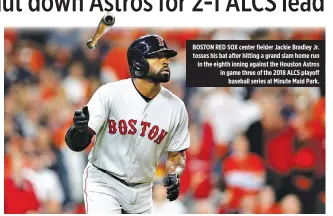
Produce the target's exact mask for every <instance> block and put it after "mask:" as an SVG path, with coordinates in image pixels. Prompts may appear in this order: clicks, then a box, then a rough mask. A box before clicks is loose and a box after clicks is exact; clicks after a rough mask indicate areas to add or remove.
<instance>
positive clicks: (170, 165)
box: [163, 150, 186, 201]
mask: <svg viewBox="0 0 333 216" xmlns="http://www.w3.org/2000/svg"><path fill="white" fill-rule="evenodd" d="M185 164H186V154H185V150H182V151H177V152H168V159H167V161H166V163H165V168H166V172H167V177H166V178H165V179H164V180H163V184H164V186H166V187H168V188H167V198H168V199H169V200H170V201H173V200H176V199H177V198H178V196H179V191H180V181H179V178H180V176H181V175H182V174H183V172H184V169H185Z"/></svg>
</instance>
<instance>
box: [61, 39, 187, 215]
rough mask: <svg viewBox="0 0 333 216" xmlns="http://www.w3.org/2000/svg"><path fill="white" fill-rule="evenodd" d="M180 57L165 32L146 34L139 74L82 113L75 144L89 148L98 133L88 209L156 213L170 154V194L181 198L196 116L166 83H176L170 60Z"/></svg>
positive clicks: (136, 58)
mask: <svg viewBox="0 0 333 216" xmlns="http://www.w3.org/2000/svg"><path fill="white" fill-rule="evenodd" d="M176 55H177V52H176V51H175V50H172V49H169V48H168V46H167V44H166V42H165V40H164V39H163V38H162V37H161V36H159V35H146V36H143V37H141V38H138V39H137V40H135V41H134V42H133V43H132V44H131V45H130V47H129V48H128V52H127V59H128V65H129V71H130V74H131V78H129V79H124V80H120V81H116V82H112V83H108V84H105V85H103V86H101V87H99V88H98V89H97V91H96V92H95V93H94V95H93V96H92V98H91V99H90V101H89V102H88V104H87V106H85V107H83V109H82V110H77V111H75V114H74V118H73V120H74V124H73V125H72V126H71V127H70V128H69V129H68V131H67V134H66V138H65V140H66V143H67V145H68V147H69V148H70V149H71V150H73V151H76V152H79V151H82V150H84V149H85V148H86V147H87V146H88V145H89V144H90V142H91V139H92V137H93V136H94V135H96V136H95V141H94V147H93V148H92V150H91V152H90V154H89V157H88V160H89V162H88V164H87V167H86V168H85V171H84V174H83V182H84V186H83V190H84V200H85V208H86V212H87V213H93V214H97V213H115V214H120V213H136V214H140V213H151V207H152V202H153V201H152V185H153V178H154V176H155V172H156V168H157V165H158V162H159V159H160V158H161V156H162V155H164V154H167V162H166V171H167V177H166V178H164V180H163V183H164V186H166V187H167V194H166V196H167V198H168V199H169V201H173V200H176V199H177V198H178V195H179V189H180V181H179V178H180V175H181V174H182V172H183V170H184V168H185V162H186V155H185V150H186V149H187V148H188V147H189V145H190V135H189V131H188V114H187V111H186V108H185V105H184V103H183V101H182V100H181V99H180V98H178V97H177V96H175V95H174V94H173V93H172V92H170V91H169V90H167V89H166V88H164V87H162V86H161V85H160V83H164V82H168V81H169V80H170V68H169V58H171V57H174V56H176Z"/></svg>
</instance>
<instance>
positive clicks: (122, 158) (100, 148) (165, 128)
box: [88, 78, 190, 183]
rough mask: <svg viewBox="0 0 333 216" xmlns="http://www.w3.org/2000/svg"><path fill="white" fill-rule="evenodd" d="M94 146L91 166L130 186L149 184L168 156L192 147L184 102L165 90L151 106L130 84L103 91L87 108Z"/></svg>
mask: <svg viewBox="0 0 333 216" xmlns="http://www.w3.org/2000/svg"><path fill="white" fill-rule="evenodd" d="M88 109H89V114H90V119H89V124H88V126H89V127H90V128H91V129H92V130H93V131H95V133H96V140H95V144H94V147H93V149H92V150H91V152H90V154H89V158H88V159H89V161H90V162H91V163H93V164H94V165H95V166H97V167H99V168H101V169H105V170H108V171H110V172H112V173H113V174H115V175H116V176H117V177H119V178H121V179H123V180H126V181H127V182H129V183H143V182H150V181H152V180H153V177H154V175H155V172H156V168H157V165H158V162H159V160H160V157H161V156H162V155H163V154H164V153H166V151H180V150H184V149H186V148H188V147H189V145H190V136H189V131H188V114H187V111H186V108H185V104H184V102H183V101H182V100H181V99H180V98H178V97H177V96H175V95H174V94H173V93H172V92H170V91H169V90H168V89H166V88H164V87H162V88H161V91H160V92H159V93H158V95H157V96H156V97H155V98H153V99H152V100H151V101H149V102H148V103H147V102H146V101H145V100H144V99H143V98H142V96H141V95H140V94H139V92H138V91H137V90H136V88H135V86H134V84H133V82H132V80H131V78H129V79H124V80H121V81H117V82H112V83H108V84H105V85H103V86H101V87H100V88H99V89H98V90H97V91H96V92H95V93H94V95H93V96H92V98H91V99H90V101H89V103H88Z"/></svg>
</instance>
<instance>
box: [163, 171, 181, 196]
mask: <svg viewBox="0 0 333 216" xmlns="http://www.w3.org/2000/svg"><path fill="white" fill-rule="evenodd" d="M163 185H164V186H165V187H167V195H168V196H167V199H168V200H169V201H174V200H176V199H177V198H178V196H179V190H180V181H179V178H178V177H177V175H176V174H169V175H168V176H167V177H166V178H164V180H163Z"/></svg>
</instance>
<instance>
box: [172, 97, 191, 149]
mask: <svg viewBox="0 0 333 216" xmlns="http://www.w3.org/2000/svg"><path fill="white" fill-rule="evenodd" d="M188 147H190V132H189V129H188V113H187V111H186V108H185V105H184V103H183V104H182V107H181V112H180V117H179V123H178V125H177V128H176V130H175V132H174V134H173V136H172V138H171V141H170V143H169V146H168V151H169V152H176V151H181V150H184V149H187V148H188Z"/></svg>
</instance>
